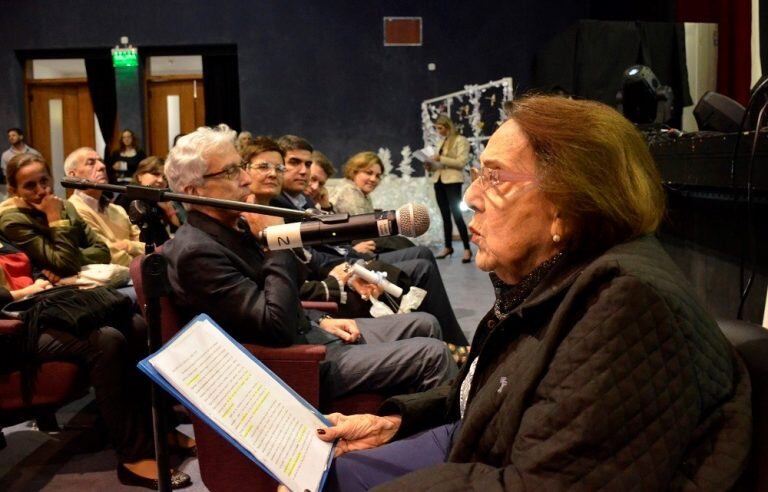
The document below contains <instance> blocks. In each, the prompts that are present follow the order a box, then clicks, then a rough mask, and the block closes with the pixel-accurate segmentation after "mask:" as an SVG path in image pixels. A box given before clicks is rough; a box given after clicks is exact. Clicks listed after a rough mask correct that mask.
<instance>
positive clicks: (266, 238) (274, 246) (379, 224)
mask: <svg viewBox="0 0 768 492" xmlns="http://www.w3.org/2000/svg"><path fill="white" fill-rule="evenodd" d="M314 219H315V220H312V221H308V222H294V223H291V224H281V225H277V226H269V227H266V228H264V230H262V231H261V232H259V233H258V234H257V235H256V238H257V239H258V241H259V242H260V243H261V245H262V246H264V247H266V248H267V249H269V250H271V251H276V250H279V249H291V248H301V247H304V246H312V245H315V244H344V243H350V242H352V241H357V240H361V239H374V238H377V237H385V236H396V235H398V234H402V235H403V236H408V237H417V236H421V235H422V234H424V233H425V232H427V229H429V210H428V209H427V207H426V206H424V205H422V204H418V203H408V204H406V205H403V206H402V207H400V208H398V209H397V210H387V211H383V212H375V213H372V214H360V215H348V214H334V215H319V216H315V217H314Z"/></svg>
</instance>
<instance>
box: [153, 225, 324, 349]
mask: <svg viewBox="0 0 768 492" xmlns="http://www.w3.org/2000/svg"><path fill="white" fill-rule="evenodd" d="M163 255H164V256H165V257H166V258H167V259H168V277H169V280H170V282H171V286H172V287H173V291H174V302H175V303H176V306H177V308H178V310H179V313H180V314H181V316H182V317H183V318H184V319H183V320H182V321H184V322H186V321H188V320H190V319H192V318H193V317H194V316H196V315H197V314H199V313H201V312H205V313H207V314H208V315H210V316H211V318H213V319H214V320H215V321H216V322H217V323H218V324H219V325H221V327H222V328H224V330H226V331H227V332H228V333H229V334H230V335H232V336H233V337H234V338H236V339H237V340H239V341H241V342H254V343H259V344H262V345H270V346H287V345H291V344H294V343H307V341H306V337H305V336H304V334H305V333H307V331H308V330H309V329H310V324H309V320H308V319H307V317H306V316H305V314H304V311H303V310H302V309H301V306H300V304H299V292H298V287H297V286H298V285H301V283H302V282H303V275H304V272H303V266H302V265H300V264H299V262H298V261H297V260H296V257H295V255H294V254H293V253H292V252H290V251H275V252H270V253H267V254H264V253H263V252H262V251H261V249H260V248H259V247H258V245H257V243H256V240H255V238H254V237H253V235H251V234H250V232H239V231H236V230H234V229H232V228H230V227H227V226H225V225H223V224H222V223H220V222H218V221H217V220H215V219H213V218H211V217H209V216H207V215H205V214H202V213H200V212H196V211H192V212H190V214H189V218H188V220H187V222H186V223H185V224H184V225H182V226H181V227H180V228H179V230H178V231H177V232H176V236H175V237H174V238H173V239H171V240H170V241H168V242H167V243H165V245H164V246H163Z"/></svg>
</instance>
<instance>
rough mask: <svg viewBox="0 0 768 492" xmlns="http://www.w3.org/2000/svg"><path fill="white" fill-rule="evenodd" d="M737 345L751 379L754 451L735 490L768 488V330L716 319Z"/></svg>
mask: <svg viewBox="0 0 768 492" xmlns="http://www.w3.org/2000/svg"><path fill="white" fill-rule="evenodd" d="M717 323H718V325H720V330H721V331H722V332H723V334H724V335H725V337H726V338H727V339H728V340H729V341H730V342H731V343H732V344H733V346H734V347H736V350H738V352H739V355H741V357H742V359H744V363H745V364H746V366H747V369H748V370H749V377H750V380H751V381H752V425H753V429H752V453H751V456H750V461H749V464H748V465H747V469H746V470H745V471H744V473H743V474H742V477H741V479H740V480H739V483H738V484H737V486H736V487H734V490H742V491H762V490H768V330H767V329H765V328H763V327H762V326H760V325H756V324H753V323H747V322H745V321H739V320H730V319H729V320H726V319H719V320H717Z"/></svg>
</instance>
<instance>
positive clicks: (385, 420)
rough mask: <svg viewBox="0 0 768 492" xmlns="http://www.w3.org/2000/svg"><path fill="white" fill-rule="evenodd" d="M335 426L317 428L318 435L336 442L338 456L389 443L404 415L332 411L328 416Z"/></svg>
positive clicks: (322, 438) (327, 440)
mask: <svg viewBox="0 0 768 492" xmlns="http://www.w3.org/2000/svg"><path fill="white" fill-rule="evenodd" d="M327 418H328V420H330V421H331V423H332V424H333V427H326V428H322V429H317V437H319V438H320V439H321V440H323V441H326V442H333V441H334V440H336V439H338V440H339V442H338V443H336V451H335V455H336V456H341V455H342V454H344V453H348V452H350V451H359V450H361V449H371V448H376V447H379V446H381V445H382V444H386V443H388V442H389V441H390V440H392V438H393V437H394V436H395V434H397V430H398V429H399V428H400V423H401V422H402V417H400V416H399V415H388V416H386V417H377V416H376V415H371V414H368V413H366V414H362V415H343V414H340V413H332V414H330V415H328V416H327Z"/></svg>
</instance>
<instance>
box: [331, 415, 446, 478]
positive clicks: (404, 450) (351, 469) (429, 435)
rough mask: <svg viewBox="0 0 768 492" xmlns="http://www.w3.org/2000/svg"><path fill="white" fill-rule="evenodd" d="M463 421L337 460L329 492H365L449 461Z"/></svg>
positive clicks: (333, 465)
mask: <svg viewBox="0 0 768 492" xmlns="http://www.w3.org/2000/svg"><path fill="white" fill-rule="evenodd" d="M460 427H461V423H460V422H454V423H452V424H447V425H441V426H440V427H435V428H433V429H429V430H428V431H424V432H422V433H421V434H416V435H415V436H412V437H408V438H406V439H402V440H400V441H395V442H392V443H389V444H385V445H383V446H380V447H378V448H373V449H367V450H365V451H354V452H352V453H347V454H345V455H343V456H340V457H338V458H336V459H335V460H333V464H332V468H331V471H330V473H329V474H328V481H327V482H326V484H325V489H324V490H325V492H361V491H364V490H368V489H371V488H373V487H375V486H377V485H381V484H383V483H387V482H389V481H391V480H394V479H396V478H398V477H402V476H403V475H405V474H407V473H410V472H412V471H416V470H421V469H423V468H427V467H430V466H436V465H440V464H443V463H445V462H446V460H447V459H448V453H449V451H450V450H451V443H452V442H453V437H454V436H455V435H456V433H457V431H458V429H459V428H460Z"/></svg>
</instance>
